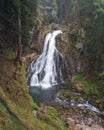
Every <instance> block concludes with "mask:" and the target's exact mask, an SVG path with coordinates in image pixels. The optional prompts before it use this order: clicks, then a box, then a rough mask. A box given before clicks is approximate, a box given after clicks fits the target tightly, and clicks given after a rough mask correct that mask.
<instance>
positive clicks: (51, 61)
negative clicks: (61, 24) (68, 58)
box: [27, 30, 69, 90]
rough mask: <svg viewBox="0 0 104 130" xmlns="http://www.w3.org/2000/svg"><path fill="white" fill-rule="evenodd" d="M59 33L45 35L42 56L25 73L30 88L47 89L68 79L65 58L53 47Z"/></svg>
mask: <svg viewBox="0 0 104 130" xmlns="http://www.w3.org/2000/svg"><path fill="white" fill-rule="evenodd" d="M61 33H62V31H61V30H57V31H54V32H53V33H48V34H47V35H46V38H45V42H44V48H43V52H42V54H41V55H40V56H39V57H38V58H37V59H36V60H33V62H32V63H31V64H30V66H29V68H28V71H27V83H28V86H29V87H30V88H31V87H41V89H44V90H45V89H49V88H51V87H53V86H55V85H58V84H61V83H64V82H65V80H66V79H68V78H69V72H68V66H67V64H66V62H65V58H64V57H63V55H62V54H61V53H60V52H59V51H58V50H57V48H56V46H55V43H56V41H55V37H56V36H57V35H58V34H61Z"/></svg>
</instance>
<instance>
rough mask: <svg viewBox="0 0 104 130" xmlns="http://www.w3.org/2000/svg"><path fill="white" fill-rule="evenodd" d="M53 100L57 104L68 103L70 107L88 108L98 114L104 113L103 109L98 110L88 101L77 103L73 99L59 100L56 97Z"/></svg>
mask: <svg viewBox="0 0 104 130" xmlns="http://www.w3.org/2000/svg"><path fill="white" fill-rule="evenodd" d="M55 101H56V102H57V103H59V104H61V105H62V104H63V105H69V106H72V107H84V108H86V109H89V110H91V111H94V112H96V113H99V114H104V111H103V112H102V111H100V110H99V109H98V108H97V107H95V106H93V105H91V104H90V103H89V102H88V101H84V103H77V102H76V101H75V100H73V99H72V100H71V101H69V100H68V99H63V100H61V99H60V98H58V97H56V99H55Z"/></svg>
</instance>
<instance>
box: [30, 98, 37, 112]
mask: <svg viewBox="0 0 104 130" xmlns="http://www.w3.org/2000/svg"><path fill="white" fill-rule="evenodd" d="M30 105H31V107H32V109H35V110H38V109H39V106H38V105H37V104H36V103H35V102H34V101H33V99H32V97H31V96H30Z"/></svg>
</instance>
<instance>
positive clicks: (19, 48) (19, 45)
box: [16, 6, 22, 62]
mask: <svg viewBox="0 0 104 130" xmlns="http://www.w3.org/2000/svg"><path fill="white" fill-rule="evenodd" d="M21 33H22V29H21V8H20V6H19V8H18V48H17V56H16V61H19V62H21V58H22V34H21Z"/></svg>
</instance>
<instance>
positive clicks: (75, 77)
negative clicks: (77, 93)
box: [74, 74, 83, 81]
mask: <svg viewBox="0 0 104 130" xmlns="http://www.w3.org/2000/svg"><path fill="white" fill-rule="evenodd" d="M74 79H75V80H76V81H81V80H82V79H83V76H82V75H81V74H76V75H75V76H74Z"/></svg>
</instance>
